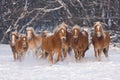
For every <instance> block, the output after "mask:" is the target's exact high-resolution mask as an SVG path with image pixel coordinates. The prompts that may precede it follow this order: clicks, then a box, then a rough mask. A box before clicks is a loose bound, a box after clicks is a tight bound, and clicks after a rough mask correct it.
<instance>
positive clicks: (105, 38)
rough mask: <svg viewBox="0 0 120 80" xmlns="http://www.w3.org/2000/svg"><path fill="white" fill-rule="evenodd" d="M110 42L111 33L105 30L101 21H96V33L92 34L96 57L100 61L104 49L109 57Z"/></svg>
mask: <svg viewBox="0 0 120 80" xmlns="http://www.w3.org/2000/svg"><path fill="white" fill-rule="evenodd" d="M109 43H110V34H109V32H105V31H104V30H103V28H102V24H101V22H96V23H95V24H94V34H93V36H92V44H93V46H94V54H95V57H98V61H100V60H101V54H102V51H103V52H104V54H105V57H108V50H109Z"/></svg>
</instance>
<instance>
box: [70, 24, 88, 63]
mask: <svg viewBox="0 0 120 80" xmlns="http://www.w3.org/2000/svg"><path fill="white" fill-rule="evenodd" d="M71 46H72V48H73V50H74V53H75V58H76V61H77V60H78V59H81V57H84V55H85V52H86V50H87V49H88V46H89V41H88V33H87V32H86V31H83V32H81V31H80V27H79V26H78V25H75V26H74V27H73V28H72V39H71Z"/></svg>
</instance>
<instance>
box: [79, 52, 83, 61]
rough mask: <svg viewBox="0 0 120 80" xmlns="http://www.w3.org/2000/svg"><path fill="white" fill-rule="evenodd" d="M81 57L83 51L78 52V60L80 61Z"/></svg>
mask: <svg viewBox="0 0 120 80" xmlns="http://www.w3.org/2000/svg"><path fill="white" fill-rule="evenodd" d="M82 56H83V51H79V60H80V59H81V57H82Z"/></svg>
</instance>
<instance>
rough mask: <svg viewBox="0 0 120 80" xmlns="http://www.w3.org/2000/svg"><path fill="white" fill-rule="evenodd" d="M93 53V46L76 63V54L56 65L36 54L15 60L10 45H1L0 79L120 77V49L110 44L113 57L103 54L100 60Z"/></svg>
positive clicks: (114, 79) (98, 79)
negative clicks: (36, 56) (39, 57)
mask: <svg viewBox="0 0 120 80" xmlns="http://www.w3.org/2000/svg"><path fill="white" fill-rule="evenodd" d="M93 53H94V52H93V48H92V46H91V48H90V49H89V50H88V51H87V52H86V56H85V58H84V59H82V60H81V61H80V62H75V59H74V57H73V55H72V54H71V55H69V56H68V57H67V59H66V60H65V61H63V62H58V63H57V64H53V65H50V64H49V62H48V60H36V59H34V58H33V56H32V54H29V55H26V56H25V59H24V60H23V61H22V62H14V61H13V57H12V52H11V49H10V47H9V45H1V44H0V80H120V49H119V48H114V47H110V50H109V59H106V58H105V57H104V55H102V61H100V62H98V61H97V60H96V59H95V58H94V54H93Z"/></svg>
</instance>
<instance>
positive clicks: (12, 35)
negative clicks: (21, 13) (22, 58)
mask: <svg viewBox="0 0 120 80" xmlns="http://www.w3.org/2000/svg"><path fill="white" fill-rule="evenodd" d="M18 39H19V37H18V33H17V32H11V33H10V47H11V49H12V52H13V58H14V60H16V59H17V52H16V48H15V46H16V41H17V40H18Z"/></svg>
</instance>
